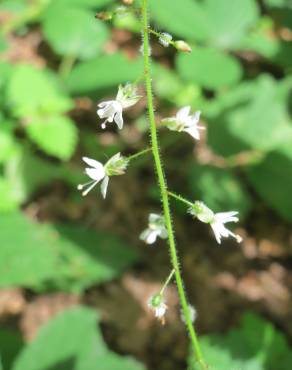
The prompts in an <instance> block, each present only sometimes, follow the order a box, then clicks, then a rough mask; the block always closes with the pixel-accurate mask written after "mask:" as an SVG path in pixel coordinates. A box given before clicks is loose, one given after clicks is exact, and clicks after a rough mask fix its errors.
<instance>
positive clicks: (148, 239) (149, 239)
mask: <svg viewBox="0 0 292 370" xmlns="http://www.w3.org/2000/svg"><path fill="white" fill-rule="evenodd" d="M148 221H149V223H148V228H147V229H146V230H144V231H143V232H142V233H141V234H140V239H141V240H143V241H145V243H147V244H153V243H155V241H156V239H157V237H160V238H161V239H166V238H167V230H166V227H165V221H164V217H163V216H161V215H157V214H155V213H150V215H149V218H148Z"/></svg>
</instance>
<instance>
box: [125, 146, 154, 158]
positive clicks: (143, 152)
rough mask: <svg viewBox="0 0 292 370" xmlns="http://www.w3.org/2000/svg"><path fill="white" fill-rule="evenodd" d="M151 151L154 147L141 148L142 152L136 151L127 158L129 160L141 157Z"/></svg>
mask: <svg viewBox="0 0 292 370" xmlns="http://www.w3.org/2000/svg"><path fill="white" fill-rule="evenodd" d="M151 151H152V148H146V149H143V150H141V151H140V152H138V153H135V154H132V155H129V156H128V157H127V159H128V160H129V161H131V160H132V159H136V158H139V157H141V156H142V155H144V154H146V153H149V152H151Z"/></svg>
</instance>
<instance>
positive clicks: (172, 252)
mask: <svg viewBox="0 0 292 370" xmlns="http://www.w3.org/2000/svg"><path fill="white" fill-rule="evenodd" d="M142 21H143V51H144V52H143V54H144V73H145V84H146V93H147V105H148V113H149V123H150V133H151V142H152V146H151V147H152V153H153V157H154V162H155V167H156V171H157V176H158V184H159V188H160V193H161V198H162V205H163V211H164V217H165V224H166V228H167V232H168V241H169V251H170V256H171V263H172V266H173V268H174V270H175V279H176V283H177V288H178V294H179V299H180V303H181V306H182V309H183V313H184V316H185V322H186V326H187V329H188V331H189V335H190V339H191V343H192V347H193V351H194V354H195V356H196V360H197V362H198V363H199V364H200V367H201V369H207V365H206V364H205V362H204V360H203V356H202V353H201V349H200V346H199V342H198V339H197V335H196V333H195V329H194V327H193V324H192V320H191V317H190V312H189V307H188V301H187V298H186V295H185V291H184V286H183V281H182V276H181V273H180V269H179V261H178V256H177V251H176V245H175V239H174V231H173V227H172V223H171V213H170V207H169V201H168V190H167V183H166V179H165V176H164V171H163V168H162V162H161V158H160V153H159V145H158V135H157V130H156V124H155V116H154V107H153V97H152V82H151V71H150V67H151V61H150V56H149V21H148V0H142Z"/></svg>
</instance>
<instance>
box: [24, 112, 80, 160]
mask: <svg viewBox="0 0 292 370" xmlns="http://www.w3.org/2000/svg"><path fill="white" fill-rule="evenodd" d="M26 132H27V134H28V136H29V137H30V139H31V140H32V141H34V142H35V143H36V144H37V145H38V146H39V147H40V148H41V149H42V150H43V151H44V152H46V153H47V154H50V155H53V156H55V157H57V158H60V159H62V160H68V159H69V158H70V157H71V156H72V154H73V153H74V151H75V148H76V145H77V140H78V133H77V128H76V126H75V124H74V122H73V121H72V120H71V119H70V118H68V117H65V116H59V115H58V116H57V115H56V116H48V117H44V118H43V119H42V118H39V119H37V118H35V119H34V120H33V121H32V122H30V123H29V124H28V125H27V126H26Z"/></svg>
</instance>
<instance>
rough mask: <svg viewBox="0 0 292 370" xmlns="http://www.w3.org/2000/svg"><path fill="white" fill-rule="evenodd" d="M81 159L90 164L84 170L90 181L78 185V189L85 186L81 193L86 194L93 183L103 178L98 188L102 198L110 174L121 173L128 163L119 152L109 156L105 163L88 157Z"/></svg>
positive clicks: (105, 191) (104, 194) (104, 195)
mask: <svg viewBox="0 0 292 370" xmlns="http://www.w3.org/2000/svg"><path fill="white" fill-rule="evenodd" d="M82 159H83V161H84V162H85V163H86V164H88V165H89V166H90V167H87V168H85V172H86V174H87V176H89V177H90V178H91V181H89V182H87V183H86V184H79V185H78V190H83V189H84V188H85V190H84V191H83V193H82V195H83V196H85V195H87V194H88V193H89V192H90V190H92V189H93V188H94V187H95V185H97V184H98V183H99V182H100V181H101V180H103V181H102V183H101V186H100V188H101V194H102V196H103V198H105V197H106V193H107V187H108V183H109V178H110V176H117V175H123V174H124V173H125V169H126V167H127V164H128V159H127V158H125V157H122V156H121V154H120V153H117V154H115V155H114V156H113V157H111V158H110V159H109V160H108V161H107V162H106V164H105V165H103V164H102V163H100V162H98V161H96V160H95V159H91V158H88V157H83V158H82Z"/></svg>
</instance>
